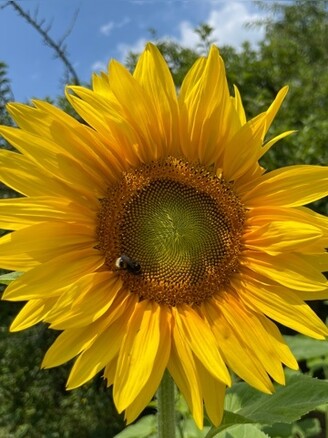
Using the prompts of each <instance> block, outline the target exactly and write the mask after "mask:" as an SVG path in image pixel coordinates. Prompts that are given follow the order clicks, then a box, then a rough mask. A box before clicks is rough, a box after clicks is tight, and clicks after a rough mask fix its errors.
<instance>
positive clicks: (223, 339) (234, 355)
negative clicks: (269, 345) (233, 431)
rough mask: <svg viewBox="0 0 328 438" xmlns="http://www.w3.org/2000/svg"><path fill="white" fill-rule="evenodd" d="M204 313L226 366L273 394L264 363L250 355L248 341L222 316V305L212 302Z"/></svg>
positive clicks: (204, 306) (205, 308)
mask: <svg viewBox="0 0 328 438" xmlns="http://www.w3.org/2000/svg"><path fill="white" fill-rule="evenodd" d="M202 313H204V315H206V318H207V320H208V322H209V324H210V327H211V329H212V331H213V334H214V336H215V338H216V339H217V344H218V348H219V349H220V351H221V354H222V356H223V358H224V361H225V362H226V364H227V365H228V366H229V367H230V368H231V369H232V370H233V371H234V372H235V373H236V374H237V375H238V376H239V377H241V378H242V379H243V380H245V381H246V382H247V383H249V384H250V385H251V386H254V388H257V389H258V390H260V391H262V392H265V393H267V394H271V393H272V392H273V390H274V389H273V385H272V382H271V380H270V378H269V376H268V374H267V372H266V371H265V368H264V366H263V364H262V362H261V361H260V360H259V359H258V358H257V357H256V355H254V354H250V348H249V346H248V344H247V341H246V340H245V339H244V338H243V337H241V336H238V335H237V333H235V331H234V329H233V327H232V326H231V325H230V324H229V322H228V321H227V319H226V318H225V317H224V315H223V314H222V312H221V310H220V304H219V303H217V302H216V301H214V300H210V301H208V302H206V303H204V304H203V305H202ZM241 358H242V360H241Z"/></svg>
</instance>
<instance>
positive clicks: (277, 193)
mask: <svg viewBox="0 0 328 438" xmlns="http://www.w3.org/2000/svg"><path fill="white" fill-rule="evenodd" d="M238 191H239V194H240V196H241V198H242V201H243V202H244V203H245V204H246V205H247V206H248V207H263V206H266V205H267V206H270V207H274V206H281V207H298V206H301V205H304V204H308V203H310V202H314V201H316V200H318V199H321V198H323V197H325V196H327V195H328V168H327V167H321V166H310V165H302V166H289V167H284V168H282V169H277V170H273V171H272V172H268V173H266V174H265V175H263V176H261V177H260V178H258V179H257V180H255V181H254V182H251V183H250V184H248V185H245V186H244V187H241V188H239V189H238Z"/></svg>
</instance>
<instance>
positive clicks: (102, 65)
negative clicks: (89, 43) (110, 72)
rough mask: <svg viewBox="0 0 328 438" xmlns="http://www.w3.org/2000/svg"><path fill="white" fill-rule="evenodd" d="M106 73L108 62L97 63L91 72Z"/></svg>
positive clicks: (93, 65)
mask: <svg viewBox="0 0 328 438" xmlns="http://www.w3.org/2000/svg"><path fill="white" fill-rule="evenodd" d="M100 70H101V71H106V70H107V62H104V61H95V62H94V63H93V64H92V65H91V71H100Z"/></svg>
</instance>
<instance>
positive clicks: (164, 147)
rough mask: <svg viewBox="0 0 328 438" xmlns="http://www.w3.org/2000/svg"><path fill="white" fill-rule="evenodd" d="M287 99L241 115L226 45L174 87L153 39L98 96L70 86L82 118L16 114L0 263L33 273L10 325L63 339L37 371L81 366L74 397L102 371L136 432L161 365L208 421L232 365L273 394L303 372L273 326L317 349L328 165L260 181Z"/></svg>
mask: <svg viewBox="0 0 328 438" xmlns="http://www.w3.org/2000/svg"><path fill="white" fill-rule="evenodd" d="M286 93H287V88H286V87H284V88H282V90H281V91H280V92H279V93H278V94H277V96H276V97H275V99H274V101H273V103H272V104H271V106H270V107H269V108H268V109H267V110H266V111H264V112H263V113H261V114H260V115H258V116H257V117H255V118H253V119H251V120H247V119H246V116H245V112H244V109H243V105H242V101H241V97H240V95H239V92H238V90H237V88H235V90H234V96H231V95H230V92H229V88H228V85H227V80H226V76H225V70H224V64H223V61H222V59H221V57H220V54H219V52H218V49H217V48H216V47H214V46H213V47H212V48H211V50H210V52H209V55H208V57H204V58H200V59H199V60H198V61H197V62H196V63H195V64H194V65H193V66H192V68H191V69H190V71H189V73H188V74H187V76H186V78H185V80H184V82H183V84H182V86H181V89H180V90H179V92H178V93H177V91H176V88H175V86H174V83H173V80H172V77H171V74H170V71H169V69H168V66H167V65H166V62H165V60H164V59H163V57H162V56H161V54H160V53H159V51H158V50H157V48H156V47H155V46H153V45H151V44H148V45H147V46H146V48H145V50H144V52H143V53H142V55H141V57H140V59H139V61H138V63H137V66H136V69H135V71H134V73H133V75H131V74H130V73H129V72H128V71H127V70H126V69H125V68H124V67H123V66H121V65H120V64H119V63H117V62H115V61H112V62H111V63H110V64H109V68H108V72H106V73H102V74H100V75H95V76H94V77H93V81H92V89H91V90H89V89H86V88H83V87H80V86H72V87H68V88H67V94H66V95H67V99H68V100H69V102H70V103H71V104H72V106H73V107H74V109H75V110H76V111H77V113H78V114H79V115H80V117H81V118H83V119H84V121H85V123H83V124H82V123H79V122H78V121H76V120H75V119H73V118H72V117H70V116H68V115H67V114H65V113H64V112H63V111H61V110H60V109H58V108H56V107H54V106H52V105H50V104H49V103H46V102H41V101H33V106H31V107H30V106H26V105H21V104H17V103H16V104H10V105H9V106H8V110H9V112H10V113H11V114H12V116H13V118H14V119H15V121H16V123H17V128H12V127H1V128H0V132H1V134H2V135H3V136H4V137H5V138H6V139H7V140H8V141H9V142H10V143H11V144H12V145H13V146H14V147H15V148H16V149H17V150H18V153H17V152H12V151H6V150H2V151H1V155H0V175H1V178H2V181H3V182H4V183H5V184H7V185H8V186H9V187H12V188H13V189H15V190H16V191H17V192H19V193H21V194H22V195H24V196H23V197H19V198H13V199H4V200H2V201H1V203H0V226H1V228H4V229H7V230H11V231H13V232H12V233H8V234H7V235H5V236H4V237H2V238H1V240H0V265H1V267H3V268H4V269H9V270H17V271H20V272H22V274H23V275H21V276H20V277H19V278H18V279H17V280H15V281H14V282H12V283H11V284H10V286H8V288H7V289H6V291H5V293H4V296H3V298H4V299H7V300H26V301H27V303H26V305H25V306H24V308H23V309H22V310H21V311H20V313H19V314H18V315H17V317H16V319H15V320H14V322H13V324H12V326H11V329H12V330H21V329H25V328H27V327H29V326H31V325H33V324H36V323H38V322H40V321H44V322H46V323H48V324H50V327H51V328H53V329H57V330H61V331H62V333H61V334H60V335H59V337H58V338H57V339H56V341H55V343H54V344H53V345H52V346H51V347H50V349H49V350H48V352H47V353H46V356H45V358H44V362H43V366H44V367H53V366H57V365H60V364H62V363H64V362H66V361H68V360H70V359H72V358H75V362H74V365H73V368H72V370H71V373H70V376H69V379H68V388H69V389H72V388H75V387H77V386H79V385H82V384H83V383H85V382H87V381H88V380H90V379H91V378H92V377H93V376H94V375H95V374H96V373H98V372H100V371H102V372H103V375H104V378H105V379H106V381H107V383H108V385H113V395H114V401H115V404H116V406H117V409H118V410H119V411H120V412H121V411H123V410H124V411H125V415H126V418H127V421H128V422H131V421H133V420H134V419H135V418H136V417H137V416H138V415H139V414H140V412H141V411H142V410H143V409H144V408H145V406H146V405H147V403H148V402H149V401H150V400H151V398H152V397H153V395H154V393H155V391H156V389H157V388H158V385H159V383H160V381H161V379H162V377H163V373H164V371H165V370H166V369H168V371H169V373H170V374H171V376H172V377H173V379H174V381H175V382H176V384H177V386H178V387H179V389H180V390H181V392H182V393H183V395H184V397H185V398H186V401H187V403H188V405H189V407H190V409H191V411H192V414H193V416H194V419H195V421H196V423H197V425H198V426H199V427H201V426H202V423H203V406H205V408H206V411H207V414H208V416H209V418H210V419H211V421H212V422H213V423H214V424H219V423H220V421H221V418H222V413H223V400H224V394H225V388H226V386H227V385H230V384H231V379H230V375H229V372H228V368H230V369H231V370H233V371H234V372H235V373H236V374H237V375H239V376H240V377H241V378H242V379H244V380H245V381H247V382H248V383H249V384H251V385H252V386H254V387H256V388H257V389H259V390H261V391H264V392H267V393H270V392H272V390H273V386H272V380H276V381H277V382H279V383H282V384H283V383H284V373H283V368H282V365H283V364H285V365H287V366H289V367H291V368H294V369H296V368H297V362H296V360H295V359H294V357H293V355H292V354H291V352H290V350H289V348H288V347H287V345H286V344H285V342H284V340H283V338H282V336H281V334H280V333H279V330H278V329H277V327H276V325H275V324H274V322H273V321H277V322H279V323H282V324H285V325H286V326H288V327H290V328H292V329H295V330H297V331H299V332H301V333H304V334H306V335H309V336H312V337H315V338H318V339H322V338H324V336H326V335H327V334H328V331H327V328H326V326H325V325H324V324H323V323H322V322H321V321H320V320H319V318H317V316H316V315H315V314H314V313H313V312H312V310H311V309H310V308H309V307H308V305H307V304H305V300H314V299H324V298H327V297H328V292H327V291H328V284H327V280H326V278H325V277H324V275H323V274H322V272H324V271H327V270H328V257H327V252H326V250H325V248H327V247H328V220H327V218H325V217H323V216H321V215H319V214H316V213H314V212H312V211H311V210H310V209H308V208H307V207H304V205H305V204H308V203H310V202H312V201H315V200H317V199H320V198H322V197H324V196H326V195H327V194H328V169H327V167H320V166H291V167H288V168H282V169H279V170H275V171H272V172H266V171H265V169H263V168H262V167H261V165H260V164H259V160H260V158H261V157H262V156H263V154H264V153H266V152H267V151H268V150H269V149H270V147H271V146H273V145H274V144H275V143H276V142H277V141H278V140H279V139H281V138H283V137H284V136H286V135H288V134H290V132H285V133H283V134H280V135H279V136H278V137H275V138H272V139H270V140H269V141H266V139H265V138H266V134H267V131H268V129H269V127H270V125H271V123H272V121H273V119H274V117H275V115H276V113H277V111H278V109H279V107H280V105H281V103H282V101H283V99H284V97H285V95H286Z"/></svg>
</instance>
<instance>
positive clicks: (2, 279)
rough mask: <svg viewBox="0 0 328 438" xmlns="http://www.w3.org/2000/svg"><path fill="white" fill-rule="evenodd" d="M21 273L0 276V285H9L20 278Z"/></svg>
mask: <svg viewBox="0 0 328 438" xmlns="http://www.w3.org/2000/svg"><path fill="white" fill-rule="evenodd" d="M21 275H22V272H9V274H3V275H0V283H1V284H7V285H8V284H9V283H10V282H12V281H14V280H16V278H18V277H20V276H21Z"/></svg>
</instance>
